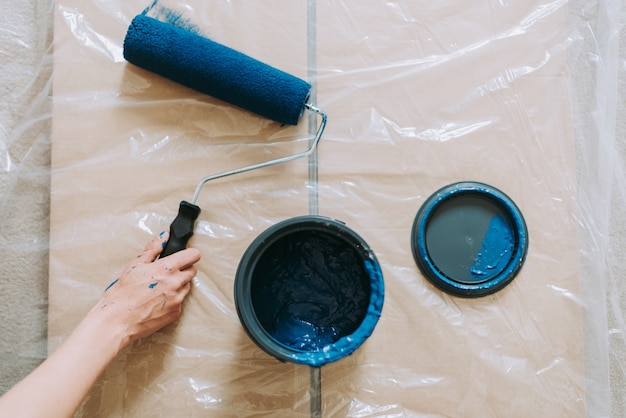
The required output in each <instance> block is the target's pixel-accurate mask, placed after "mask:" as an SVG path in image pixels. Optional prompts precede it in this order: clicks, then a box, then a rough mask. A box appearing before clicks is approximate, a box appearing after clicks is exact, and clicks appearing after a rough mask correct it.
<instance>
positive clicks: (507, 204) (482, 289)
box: [411, 181, 529, 298]
mask: <svg viewBox="0 0 626 418" xmlns="http://www.w3.org/2000/svg"><path fill="white" fill-rule="evenodd" d="M463 196H472V197H479V198H481V199H484V200H485V201H487V202H489V203H490V204H492V205H494V206H495V207H497V208H498V209H499V210H500V211H501V212H502V213H503V214H504V215H506V218H507V220H508V221H509V222H510V226H511V227H512V230H513V232H514V235H515V236H514V239H515V245H514V250H513V251H512V253H511V255H510V258H509V260H508V262H507V264H506V267H505V268H504V269H502V271H501V272H500V273H499V274H497V275H496V276H495V277H493V278H491V279H489V280H486V281H483V282H479V283H476V284H468V283H463V282H461V281H458V280H455V279H454V278H451V277H449V276H447V275H446V274H444V273H443V272H442V271H441V269H440V268H438V266H437V265H436V263H435V262H434V261H433V260H432V258H431V257H430V255H429V251H428V245H427V243H426V235H427V234H426V230H427V228H428V226H429V223H430V221H431V219H432V216H433V214H434V213H436V211H437V210H438V209H439V208H440V207H441V206H442V205H444V204H445V203H446V202H448V201H450V200H451V199H455V198H459V197H461V198H462V197H463ZM528 242H529V239H528V228H527V226H526V222H525V220H524V217H523V216H522V213H521V211H520V209H519V208H518V207H517V205H516V204H515V203H514V202H513V200H512V199H511V198H510V197H509V196H507V195H506V194H505V193H504V192H502V191H501V190H499V189H497V188H496V187H493V186H491V185H488V184H485V183H481V182H476V181H461V182H457V183H452V184H450V185H447V186H444V187H442V188H441V189H439V190H437V191H436V192H435V193H433V194H432V195H431V196H430V197H428V198H427V199H426V201H425V202H424V203H423V204H422V206H421V207H420V209H419V211H418V213H417V215H416V216H415V220H414V223H413V228H412V231H411V249H412V252H413V258H414V259H415V262H416V264H417V266H418V267H419V269H420V271H421V272H422V274H424V276H425V277H426V278H427V279H428V280H429V281H430V282H431V283H432V284H433V285H434V286H435V287H437V288H439V289H441V290H443V291H445V292H447V293H449V294H451V295H454V296H460V297H467V298H475V297H482V296H487V295H490V294H493V293H495V292H497V291H499V290H501V289H503V288H504V287H506V286H507V285H508V284H509V283H511V282H512V281H513V279H514V278H515V277H516V276H517V274H518V273H519V271H520V270H521V268H522V266H523V264H524V262H525V259H526V255H527V252H528Z"/></svg>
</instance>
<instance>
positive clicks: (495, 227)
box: [411, 182, 528, 297]
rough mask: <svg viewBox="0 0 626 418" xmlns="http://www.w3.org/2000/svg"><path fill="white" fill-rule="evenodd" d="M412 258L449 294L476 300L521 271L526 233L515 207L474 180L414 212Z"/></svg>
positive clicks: (448, 190) (436, 195)
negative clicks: (475, 298) (415, 213)
mask: <svg viewBox="0 0 626 418" xmlns="http://www.w3.org/2000/svg"><path fill="white" fill-rule="evenodd" d="M411 247H412V250H413V257H414V258H415V261H416V263H417V265H418V267H419V269H420V270H421V271H422V273H423V274H424V276H425V277H426V278H427V279H428V280H429V281H430V282H431V283H432V284H433V285H435V286H436V287H438V288H440V289H441V290H444V291H446V292H448V293H450V294H453V295H456V296H463V297H479V296H486V295H489V294H492V293H494V292H496V291H498V290H500V289H502V288H503V287H505V286H506V285H508V284H509V283H510V282H511V281H512V280H513V278H515V276H516V275H517V273H518V272H519V271H520V269H521V268H522V265H523V263H524V261H525V258H526V253H527V251H528V230H527V227H526V223H525V221H524V218H523V216H522V214H521V212H520V210H519V208H518V207H517V206H516V205H515V203H514V202H513V201H512V200H511V199H510V198H509V197H508V196H507V195H505V194H504V193H503V192H502V191H500V190H498V189H496V188H495V187H493V186H489V185H487V184H484V183H478V182H459V183H454V184H451V185H449V186H446V187H443V188H442V189H440V190H438V191H437V192H435V193H433V194H432V195H431V196H430V197H429V198H428V199H426V201H425V202H424V204H423V205H422V207H421V208H420V210H419V211H418V213H417V216H416V218H415V222H414V224H413V230H412V233H411Z"/></svg>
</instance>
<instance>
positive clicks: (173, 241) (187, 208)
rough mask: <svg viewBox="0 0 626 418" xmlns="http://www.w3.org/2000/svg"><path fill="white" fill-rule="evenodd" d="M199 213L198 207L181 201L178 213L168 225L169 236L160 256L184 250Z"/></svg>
mask: <svg viewBox="0 0 626 418" xmlns="http://www.w3.org/2000/svg"><path fill="white" fill-rule="evenodd" d="M199 215H200V208H199V207H198V206H196V205H194V204H192V203H189V202H186V201H184V200H183V201H182V202H180V206H179V207H178V215H176V218H175V219H174V220H173V221H172V224H171V225H170V237H169V239H168V240H167V243H166V244H165V248H163V252H161V256H160V258H163V257H167V256H168V255H170V254H174V253H175V252H178V251H181V250H184V249H185V248H187V243H188V242H189V239H190V238H191V237H192V235H193V230H194V225H195V222H196V219H198V216H199Z"/></svg>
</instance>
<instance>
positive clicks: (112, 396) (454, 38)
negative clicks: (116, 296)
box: [0, 0, 626, 417]
mask: <svg viewBox="0 0 626 418" xmlns="http://www.w3.org/2000/svg"><path fill="white" fill-rule="evenodd" d="M148 6H151V9H150V11H149V13H150V14H151V15H153V16H155V17H157V18H164V17H163V16H169V17H171V16H172V13H174V14H175V15H176V16H177V17H178V24H180V25H183V26H184V27H186V28H193V30H195V31H197V33H200V34H202V35H203V36H206V37H209V38H211V39H212V40H214V41H216V42H219V43H222V44H224V45H227V46H229V47H232V48H234V49H237V50H239V51H241V52H244V53H246V54H248V55H250V56H252V57H254V58H256V59H258V60H260V61H263V62H265V63H268V64H270V65H272V66H274V67H277V68H280V69H281V70H284V71H286V72H289V73H291V74H293V75H295V76H297V77H300V78H302V79H305V80H307V81H309V82H310V83H311V84H312V85H313V92H312V96H311V100H312V102H313V104H314V105H316V106H317V107H319V108H320V109H322V110H324V111H325V112H326V113H327V114H328V125H327V127H326V131H325V133H324V135H323V137H322V139H321V141H320V144H319V148H318V151H317V153H315V154H314V155H312V156H311V157H309V158H307V159H300V160H296V161H291V162H288V163H285V164H281V165H276V166H272V167H267V168H263V169H259V170H255V171H251V172H247V173H244V174H238V175H235V176H229V177H227V178H223V179H219V180H215V181H211V182H208V183H207V184H206V185H205V186H204V188H203V189H202V192H201V194H200V195H199V199H198V201H197V202H196V204H197V205H198V206H200V207H201V208H202V213H201V215H200V218H199V219H198V221H197V223H196V230H195V235H194V236H193V238H192V240H191V241H190V245H192V246H194V247H196V248H198V249H200V251H201V252H202V254H203V259H202V261H201V262H200V263H199V265H198V275H197V277H196V278H195V279H194V281H193V289H192V292H191V294H190V296H189V298H188V299H187V301H186V303H185V307H184V313H183V316H182V317H181V319H180V320H179V321H178V322H177V323H176V324H174V325H172V326H169V327H167V328H165V329H163V330H161V331H159V332H158V333H156V334H154V335H153V336H151V337H149V338H147V339H145V340H143V341H140V342H137V343H135V344H133V345H132V346H130V347H128V348H127V349H126V350H125V351H123V352H122V353H121V355H119V356H118V357H117V358H116V360H115V361H114V362H113V363H112V364H111V365H110V366H109V367H108V368H107V370H106V371H105V373H104V374H103V375H102V377H101V378H100V379H99V381H98V382H97V384H96V385H95V387H94V388H93V390H92V391H91V392H90V394H89V396H88V398H87V399H86V400H85V403H84V404H83V405H82V407H81V409H80V411H79V413H78V416H85V417H93V416H98V417H114V416H115V417H117V416H123V417H146V416H150V417H172V416H185V417H196V416H197V417H200V416H202V417H204V416H220V417H222V416H236V417H246V416H319V415H322V416H328V417H373V416H407V417H420V416H429V417H431V416H432V417H435V416H455V417H477V416H480V417H501V416H506V417H534V416H546V417H577V416H590V417H606V416H621V415H620V414H623V413H624V412H625V411H626V409H625V405H624V404H623V402H624V401H623V400H622V396H621V393H622V392H623V385H624V375H625V373H624V362H623V358H624V357H623V354H624V352H625V348H624V332H626V326H625V325H624V321H623V307H624V306H626V305H625V302H624V301H623V297H624V294H625V291H624V289H625V287H624V286H623V285H622V284H621V283H620V277H621V275H622V274H623V271H624V269H625V268H626V266H624V263H623V262H622V261H623V259H624V254H623V250H622V248H624V247H623V246H622V245H621V243H622V238H621V235H623V234H621V233H620V231H621V229H620V225H621V224H623V222H621V223H620V219H619V218H620V217H621V214H622V212H621V211H622V209H621V208H622V207H623V200H624V190H623V189H624V174H623V169H624V164H623V163H622V160H621V157H620V156H622V155H624V152H623V151H624V150H623V149H622V148H623V147H622V144H620V141H618V140H617V139H616V138H617V136H618V135H619V134H620V133H623V132H622V131H621V130H620V125H619V124H617V125H616V122H618V121H619V119H618V117H617V114H618V113H617V111H619V110H623V109H622V108H623V103H622V100H618V99H621V96H620V91H623V88H622V90H618V89H617V87H618V86H620V85H619V84H618V80H619V77H618V76H620V75H622V74H621V72H623V67H624V65H623V57H621V56H620V50H619V30H620V28H621V26H620V22H619V21H618V20H619V18H620V16H621V14H622V10H621V6H620V5H617V4H613V3H611V2H590V1H570V2H568V1H545V0H530V1H524V2H521V1H520V2H505V1H499V2H495V1H489V2H478V3H476V2H473V3H472V2H470V3H468V2H463V1H459V0H446V1H438V2H430V3H428V2H415V1H399V2H368V3H367V4H364V3H363V2H358V1H356V0H344V1H322V0H317V1H308V2H284V1H278V0H267V1H264V2H262V4H261V3H259V4H256V3H251V2H236V1H226V0H224V1H222V0H216V1H210V2H206V1H200V0H185V1H182V0H181V1H161V0H158V1H156V2H154V3H152V4H150V2H149V1H139V0H132V1H126V2H119V1H99V0H87V1H84V0H81V1H79V0H59V1H57V2H55V4H54V6H49V8H48V9H46V8H42V6H41V5H38V8H37V10H38V13H39V14H38V16H39V15H41V16H47V17H48V18H50V20H53V21H54V30H53V37H52V40H51V42H50V45H48V44H46V47H45V48H40V51H41V54H42V55H41V57H43V58H41V57H40V60H39V61H37V60H34V62H30V63H28V65H30V66H29V67H28V68H30V71H31V73H29V74H30V76H27V78H29V80H31V81H30V82H28V81H27V82H25V84H26V85H28V86H29V87H28V89H27V90H20V91H22V92H24V91H26V92H27V93H28V97H29V100H30V101H29V104H28V106H26V110H27V111H25V112H22V113H21V115H22V116H21V117H20V118H17V119H15V120H16V122H15V123H13V124H12V125H3V129H2V131H1V132H0V133H2V136H1V137H0V139H1V141H0V169H1V170H2V179H3V183H2V187H3V188H2V192H3V205H2V207H3V208H4V209H5V213H6V214H7V215H6V216H11V218H7V217H5V224H4V226H3V228H2V231H3V234H2V236H1V239H2V242H1V246H0V247H1V248H2V249H3V251H4V252H7V253H9V252H11V253H12V255H11V256H12V257H13V258H11V259H12V260H15V259H16V258H17V256H16V255H15V253H16V250H17V251H31V252H36V253H37V254H38V256H39V257H44V258H45V254H46V253H47V252H49V275H48V276H49V277H45V274H44V273H42V271H34V272H32V276H33V277H31V280H30V282H27V283H24V287H26V286H31V288H32V287H39V288H41V289H40V291H39V293H36V294H38V295H41V296H38V297H34V298H31V299H30V301H29V302H26V303H25V304H23V305H24V307H25V308H26V309H28V308H30V309H31V310H32V311H34V312H37V313H38V316H39V317H42V318H36V319H37V320H38V321H40V322H42V323H43V325H42V326H44V327H45V326H46V325H47V327H48V335H47V338H45V337H43V336H41V335H37V334H36V333H35V336H27V337H21V338H22V342H21V343H20V344H19V346H18V350H19V352H20V353H24V354H22V358H26V357H28V358H35V359H36V360H41V358H42V357H43V356H44V355H45V353H43V354H42V353H41V351H42V350H41V346H42V345H47V348H48V350H49V352H51V351H53V350H54V349H55V348H56V347H58V345H59V344H60V343H61V342H62V341H63V339H64V338H66V337H67V336H68V335H69V333H70V332H71V331H72V329H73V328H74V327H75V326H76V324H77V323H78V322H79V320H80V319H81V318H82V316H83V315H84V314H85V313H86V312H87V311H88V310H89V309H90V308H91V307H92V306H93V304H94V303H95V302H96V301H97V300H98V299H99V297H100V295H101V294H102V292H103V290H104V289H105V287H106V286H107V285H108V284H109V283H110V282H111V281H112V280H113V279H114V278H115V277H116V275H117V274H118V273H119V271H120V269H121V268H122V267H123V266H124V265H125V264H126V262H127V261H128V260H129V259H130V258H132V257H133V256H134V255H135V254H136V253H137V252H138V251H140V250H141V248H142V247H143V245H144V244H145V243H146V242H148V241H149V240H150V238H151V237H152V236H154V235H156V234H158V233H159V232H160V231H162V230H166V229H168V227H169V224H170V222H171V221H172V220H173V218H174V217H175V216H176V212H177V209H178V204H179V202H180V201H181V200H189V199H191V197H192V195H193V193H194V190H195V188H196V184H197V183H198V181H200V180H201V179H202V178H203V177H205V176H207V175H209V174H214V173H218V172H222V171H227V170H231V169H234V168H237V167H242V166H247V165H250V164H256V163H259V162H262V161H266V160H271V159H274V158H278V157H281V156H284V155H290V154H295V153H298V152H301V151H303V150H305V149H306V148H307V146H308V141H309V140H310V138H311V137H312V135H313V134H314V133H315V129H316V127H317V122H318V121H317V120H315V117H313V116H309V115H308V114H306V113H305V116H304V118H303V119H302V120H301V122H300V124H299V125H297V126H293V127H291V126H289V127H286V126H280V125H279V124H277V123H274V122H271V121H269V120H266V119H263V118H261V117H259V116H256V115H254V114H251V113H249V112H246V111H244V110H241V109H239V108H236V107H234V106H232V105H230V104H228V103H224V102H221V101H218V100H216V99H213V98H211V97H207V96H205V95H202V94H200V93H197V92H195V91H192V90H189V89H187V88H184V87H182V86H180V85H177V84H176V83H173V82H172V81H170V80H166V79H164V78H162V77H159V76H157V75H155V74H152V73H149V72H147V71H145V70H142V69H140V68H138V67H135V66H133V65H131V64H128V63H127V62H125V60H124V58H123V56H122V43H123V39H124V36H125V33H126V30H127V28H128V25H129V23H130V21H131V20H132V18H133V17H134V16H135V15H137V14H139V13H142V12H143V11H144V10H145V9H146V8H147V7H148ZM44 10H45V11H44ZM41 20H45V18H41ZM40 26H43V27H44V28H46V29H43V28H38V29H37V30H39V31H44V30H49V27H47V26H46V25H40ZM33 30H34V29H33ZM2 36H6V37H8V39H9V40H10V42H9V44H11V45H13V46H14V47H15V48H16V49H19V47H25V48H27V46H28V45H29V44H30V43H33V42H35V41H33V40H31V38H29V36H28V35H27V34H25V33H21V32H19V31H18V30H17V29H16V28H14V29H11V30H10V29H7V30H5V31H4V32H3V33H2ZM37 39H45V38H37ZM37 42H41V41H37ZM3 55H5V56H15V57H17V56H18V54H17V52H15V51H9V50H7V54H3ZM51 61H52V62H53V71H52V76H51V78H50V73H49V71H50V65H49V64H50V62H51ZM12 63H13V64H15V63H16V61H12ZM7 65H8V64H7ZM25 65H26V64H25ZM50 79H51V80H52V85H50V83H48V81H49V80H50ZM32 80H37V81H38V82H37V83H35V82H34V81H32ZM42 80H43V81H42ZM9 87H10V86H9ZM622 87H623V86H622ZM8 91H9V89H8V88H7V89H6V92H7V95H6V96H5V97H6V98H7V99H6V102H10V101H11V100H13V99H14V98H15V97H16V96H15V97H14V96H11V95H15V94H16V93H15V92H13V93H8ZM50 97H51V100H50ZM620 103H621V104H620ZM4 106H6V103H5V104H4ZM7 109H8V108H7ZM8 110H9V111H10V109H8ZM5 113H6V112H3V113H2V115H4V114H5ZM11 114H12V115H15V113H14V112H13V113H11ZM5 120H7V118H5V117H4V116H3V120H0V123H4V121H5ZM34 127H39V128H43V129H46V130H49V132H48V131H46V135H44V136H42V135H40V134H33V132H34ZM47 138H51V141H50V142H51V150H52V157H51V168H50V170H49V171H48V167H47V159H46V157H47V149H48V148H47V147H48V146H49V142H48V141H47ZM41 155H43V157H41V158H39V157H40V156H41ZM42 158H43V162H42ZM48 174H49V175H50V176H49V178H50V186H49V193H50V215H49V224H50V225H49V227H50V231H49V233H50V235H49V241H48V235H47V231H46V230H41V229H39V230H38V231H35V232H33V231H32V230H31V229H28V228H26V229H24V228H19V226H26V224H20V223H19V222H17V223H14V222H10V221H9V220H8V219H13V218H12V217H13V216H19V219H24V217H25V216H27V215H26V214H25V213H20V212H25V211H23V210H15V208H16V205H18V204H19V203H21V202H23V201H24V200H25V199H26V196H27V195H26V194H24V193H25V192H24V191H23V190H28V191H33V190H39V194H38V195H37V196H38V197H29V198H28V199H29V202H30V203H28V205H31V206H30V207H39V206H36V205H37V203H38V202H39V203H40V201H41V200H46V199H47V196H48V195H47V193H48V184H47V179H48ZM459 181H477V182H482V183H486V184H490V185H492V186H494V187H497V188H498V189H499V190H502V191H503V192H504V193H506V194H507V195H508V196H509V197H510V198H511V199H512V200H513V201H514V202H515V203H516V204H517V206H518V207H519V209H520V210H521V212H522V213H523V215H524V218H525V220H526V223H527V226H528V233H529V248H528V254H527V257H526V261H525V264H524V266H523V267H522V269H521V271H520V273H519V275H518V276H517V277H516V278H515V279H514V280H513V281H512V283H511V284H509V285H508V286H507V287H506V288H504V289H502V290H500V291H498V292H497V293H495V294H493V295H489V296H486V297H482V298H476V299H465V298H458V297H454V296H451V295H448V294H446V293H444V292H442V291H440V290H438V289H436V288H435V287H433V286H432V285H431V284H430V283H429V282H428V281H427V280H426V279H425V278H424V276H423V275H422V274H421V273H420V271H419V269H418V267H417V265H416V264H415V261H414V260H413V256H412V253H411V245H410V234H411V227H412V224H413V221H414V218H415V216H416V214H417V211H418V210H419V208H420V206H421V204H422V203H423V202H424V201H425V200H426V199H427V198H428V197H429V196H430V195H431V194H432V193H433V192H435V191H436V190H438V189H440V188H441V187H443V186H446V185H448V184H452V183H455V182H459ZM28 196H30V194H29V195H28ZM42 196H43V198H42ZM31 199H32V200H31ZM32 202H35V203H34V204H33V203H32ZM42 207H44V208H47V206H42ZM9 213H10V215H9ZM16 213H17V215H15V214H16ZM307 214H315V215H317V214H319V215H322V216H328V217H331V218H335V219H338V220H341V221H342V222H345V224H346V225H347V226H348V227H349V228H351V229H352V230H354V231H355V232H356V233H357V234H359V235H360V236H361V237H362V238H363V239H364V240H365V241H366V242H367V243H368V245H369V246H370V247H371V248H372V250H373V251H374V252H375V253H376V257H377V259H378V261H379V262H380V265H381V267H382V271H383V275H384V280H385V304H384V307H383V311H382V316H381V318H380V320H379V322H378V324H377V326H376V329H375V330H374V332H373V334H372V335H371V336H370V337H369V338H368V339H367V340H366V341H365V343H364V344H363V345H362V346H361V347H360V348H359V349H358V350H357V351H356V352H355V353H354V354H352V355H351V356H349V357H346V358H344V359H341V360H339V361H336V362H333V363H330V364H327V365H325V366H323V367H322V368H321V370H315V369H310V368H308V367H307V366H302V365H296V364H292V363H288V362H287V363H281V362H279V361H278V360H276V359H274V358H273V357H271V356H269V355H267V354H265V353H264V352H263V351H261V350H260V349H259V348H258V347H257V346H256V345H255V344H254V343H253V342H252V341H251V340H250V338H248V336H247V335H246V333H245V331H244V329H243V327H242V326H241V324H240V322H239V318H238V316H237V313H236V310H235V306H234V301H233V282H234V277H235V272H236V269H237V266H238V263H239V261H240V259H241V256H242V255H243V253H244V252H245V250H246V248H247V247H248V246H249V245H250V244H251V242H252V241H253V240H254V238H255V237H257V236H258V235H259V234H261V233H262V232H263V231H264V230H266V229H267V228H268V227H270V226H271V225H275V224H276V223H278V222H280V221H282V220H285V219H289V218H292V217H296V216H300V215H307ZM40 216H41V218H42V219H43V220H44V221H47V220H48V216H47V213H43V214H40ZM44 224H45V225H46V226H47V222H44ZM16 237H19V241H18V242H19V245H16V244H15V241H14V240H15V239H16ZM48 242H49V245H48ZM42 254H43V256H42ZM14 264H15V263H7V264H6V266H5V267H3V269H4V272H5V276H6V277H7V278H8V277H10V275H12V274H13V273H14V272H15V271H16V270H17V267H15V266H14ZM46 279H48V280H47V283H48V294H47V297H48V304H47V307H48V310H47V319H46V318H43V317H45V312H43V311H44V309H45V308H43V307H45V306H46V305H45V292H44V289H43V287H44V286H45V285H43V284H44V283H46ZM7 280H8V279H7ZM4 286H5V285H4V284H3V288H4ZM31 291H32V290H31ZM607 295H608V297H607ZM0 296H1V297H2V299H3V300H4V301H3V303H5V304H7V303H9V301H8V299H9V298H11V294H9V293H0ZM42 300H44V302H42ZM10 303H14V304H17V303H18V301H17V300H11V301H10ZM1 309H3V310H2V311H1V312H4V309H5V308H4V306H3V307H2V308H1ZM42 313H44V315H42ZM6 315H9V312H8V310H7V314H6ZM35 316H37V314H36V315H35ZM3 322H4V324H3V327H7V328H8V323H6V321H3ZM17 325H18V327H19V326H20V324H19V323H18V324H17ZM3 329H4V328H3ZM13 332H15V331H13ZM3 335H4V334H3ZM7 335H8V334H7ZM12 335H13V334H12ZM12 338H14V340H19V338H20V337H19V336H14V337H12ZM24 338H25V339H26V341H23V340H24ZM7 352H8V351H7ZM35 363H36V361H35ZM8 367H9V366H5V365H3V366H2V368H3V369H5V368H8ZM318 371H319V372H320V374H318V373H317V372H318ZM3 373H5V372H3ZM3 375H7V374H3ZM320 375H321V385H319V383H320V380H319V378H320ZM2 384H3V388H4V387H5V386H6V383H5V382H2ZM612 394H613V395H612ZM611 395H612V396H611ZM318 401H319V402H318Z"/></svg>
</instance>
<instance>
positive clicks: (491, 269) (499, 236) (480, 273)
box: [470, 215, 515, 280]
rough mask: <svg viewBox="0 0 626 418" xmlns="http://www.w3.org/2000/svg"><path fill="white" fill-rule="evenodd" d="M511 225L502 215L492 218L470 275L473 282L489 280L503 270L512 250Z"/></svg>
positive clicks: (513, 242)
mask: <svg viewBox="0 0 626 418" xmlns="http://www.w3.org/2000/svg"><path fill="white" fill-rule="evenodd" d="M514 244H515V241H514V236H513V230H512V228H511V225H510V224H509V223H508V222H507V220H506V219H505V218H504V217H503V216H502V215H496V216H494V217H493V218H492V219H491V221H490V222H489V228H488V229H487V232H486V233H485V237H484V238H483V241H482V248H481V249H480V251H478V254H477V255H476V258H475V259H474V264H473V265H472V267H471V268H470V274H471V276H472V278H473V279H475V280H489V279H491V278H493V277H494V276H496V275H497V274H499V273H500V272H501V271H502V270H504V269H505V268H506V266H507V264H508V263H509V261H510V259H511V255H512V254H513V249H514Z"/></svg>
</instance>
